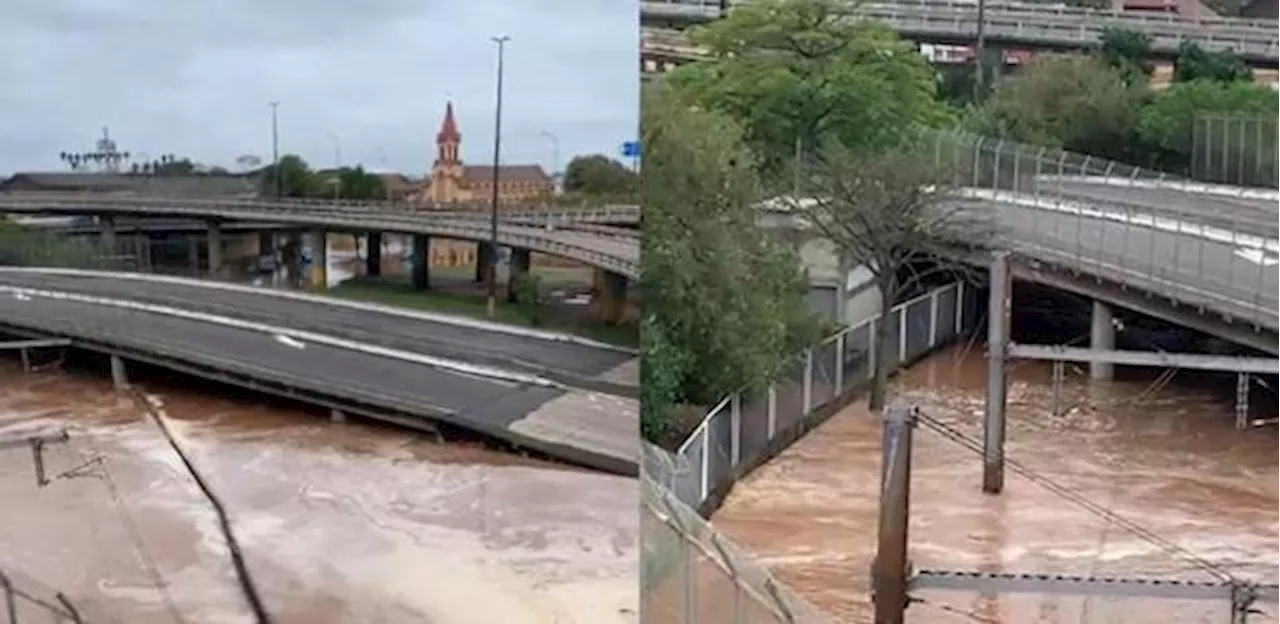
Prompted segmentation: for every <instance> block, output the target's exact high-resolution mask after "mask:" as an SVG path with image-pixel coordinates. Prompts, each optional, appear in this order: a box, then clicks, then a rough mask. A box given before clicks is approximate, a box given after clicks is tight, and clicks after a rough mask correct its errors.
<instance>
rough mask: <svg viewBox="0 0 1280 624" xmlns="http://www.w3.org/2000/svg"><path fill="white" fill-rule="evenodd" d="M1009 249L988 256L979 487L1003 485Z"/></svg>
mask: <svg viewBox="0 0 1280 624" xmlns="http://www.w3.org/2000/svg"><path fill="white" fill-rule="evenodd" d="M1009 269H1010V267H1009V252H1007V251H997V252H995V254H994V257H993V258H992V260H991V280H990V290H989V291H988V302H987V396H986V406H985V413H984V417H983V422H982V491H983V492H986V493H987V494H999V493H1000V492H1001V490H1003V489H1004V437H1005V410H1006V407H1007V403H1008V401H1007V400H1006V399H1007V397H1006V389H1005V387H1006V385H1007V382H1008V379H1007V373H1006V371H1005V355H1006V354H1007V353H1008V350H1009V313H1010V312H1009V306H1010V296H1011V293H1012V289H1013V281H1012V278H1011V276H1010V272H1009Z"/></svg>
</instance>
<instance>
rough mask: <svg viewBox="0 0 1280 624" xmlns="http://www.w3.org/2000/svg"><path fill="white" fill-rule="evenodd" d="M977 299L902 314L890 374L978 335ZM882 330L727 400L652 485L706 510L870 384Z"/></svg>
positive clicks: (952, 299)
mask: <svg viewBox="0 0 1280 624" xmlns="http://www.w3.org/2000/svg"><path fill="white" fill-rule="evenodd" d="M975 292H976V291H975V290H974V289H973V288H971V287H966V286H965V285H964V284H963V283H956V284H952V285H950V286H945V287H942V288H937V289H934V290H932V291H930V292H928V293H925V294H923V295H920V296H919V297H916V298H914V299H911V300H909V301H906V302H903V303H900V304H898V305H896V306H894V307H893V314H892V315H891V316H890V318H889V320H888V322H889V323H890V324H891V326H890V330H889V335H891V336H893V337H894V340H893V344H892V346H891V350H890V352H891V359H892V361H891V362H890V363H889V364H890V366H894V367H897V366H900V365H902V364H905V363H909V362H911V361H913V360H915V359H916V358H918V357H920V356H922V355H924V354H926V353H928V352H929V351H931V350H933V349H934V348H936V347H938V346H941V345H943V344H946V343H947V342H948V341H950V340H952V339H953V338H954V337H955V336H957V335H959V334H961V333H963V332H965V331H966V330H968V329H970V328H972V326H973V323H974V322H975V318H976V314H975V310H976V307H975V306H974V303H975V302H976V297H975ZM879 323H880V318H879V315H874V316H872V317H870V318H868V319H866V320H863V321H861V322H859V323H857V324H855V325H853V326H851V327H847V328H845V329H843V330H841V331H840V332H838V333H836V334H834V335H832V336H830V337H828V338H826V339H825V340H823V341H822V342H821V343H819V344H817V345H814V346H812V347H810V348H808V349H805V351H804V352H803V353H801V354H800V355H799V356H798V357H797V358H796V359H795V360H793V361H792V363H791V365H790V366H789V368H788V370H787V372H785V373H784V374H783V375H782V376H781V377H780V378H779V379H777V380H775V381H773V382H772V383H770V384H768V385H767V386H765V387H764V388H744V389H742V390H739V391H737V392H734V393H733V394H730V395H729V396H727V397H725V398H724V399H723V400H721V401H720V403H719V404H717V405H716V406H715V407H714V408H712V409H711V411H709V412H708V413H707V415H706V416H705V417H704V418H703V419H702V422H701V423H699V424H698V426H697V428H695V429H694V430H693V432H692V433H690V435H689V437H687V438H686V439H685V441H684V443H683V444H681V445H680V447H679V448H678V449H677V450H676V453H675V460H674V462H671V463H670V465H669V466H664V465H662V464H654V465H653V466H647V467H648V468H649V469H650V470H652V472H651V473H650V474H651V478H653V479H654V480H656V481H658V482H659V483H661V484H663V486H664V487H666V488H667V489H669V490H671V491H672V492H673V493H674V495H675V496H676V497H677V498H678V499H680V500H681V501H683V502H684V503H685V504H686V505H689V506H691V507H695V508H698V507H700V506H701V505H702V504H703V503H704V502H706V501H707V500H708V497H709V496H710V495H711V494H712V493H713V492H715V491H716V490H717V489H719V488H722V487H724V486H725V485H727V484H729V483H730V482H732V481H733V480H734V479H736V478H737V476H738V475H739V472H740V471H741V469H742V468H743V466H744V465H746V464H749V463H752V462H754V461H755V460H756V459H757V458H758V457H759V456H760V454H761V453H763V452H765V451H766V449H769V448H771V445H772V444H773V443H774V441H775V439H776V438H777V436H778V435H779V434H780V433H782V432H784V431H787V430H789V429H790V428H791V427H792V426H794V425H795V424H796V423H798V422H800V421H802V420H804V419H805V418H807V417H809V416H810V415H811V414H813V413H814V411H815V410H818V409H821V408H823V407H825V406H827V405H828V404H829V403H830V402H831V401H833V400H836V399H837V398H839V397H840V396H842V395H843V394H844V392H845V390H848V389H850V388H853V387H855V386H856V385H860V384H863V383H865V382H866V381H867V380H869V379H870V377H871V375H872V372H873V370H874V360H873V358H875V357H877V351H876V349H875V346H876V345H875V335H876V331H877V328H878V326H879Z"/></svg>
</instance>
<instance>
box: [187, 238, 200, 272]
mask: <svg viewBox="0 0 1280 624" xmlns="http://www.w3.org/2000/svg"><path fill="white" fill-rule="evenodd" d="M186 238H187V267H188V268H189V269H190V270H191V275H192V276H193V277H200V235H199V234H188V235H187V237H186Z"/></svg>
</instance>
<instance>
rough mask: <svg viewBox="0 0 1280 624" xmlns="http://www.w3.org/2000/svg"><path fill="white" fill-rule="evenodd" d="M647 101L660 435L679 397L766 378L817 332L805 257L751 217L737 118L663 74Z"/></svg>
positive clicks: (654, 401)
mask: <svg viewBox="0 0 1280 624" xmlns="http://www.w3.org/2000/svg"><path fill="white" fill-rule="evenodd" d="M641 110H642V116H641V139H642V145H643V149H644V162H645V175H644V176H643V177H642V178H641V183H640V184H641V186H640V192H641V199H642V201H643V204H644V207H645V236H644V238H643V241H642V251H643V254H644V265H643V272H642V274H641V278H640V286H641V289H642V293H643V298H644V302H645V319H644V321H643V327H644V329H643V334H644V335H643V337H642V340H643V342H644V344H643V348H644V349H645V351H644V353H643V359H642V362H643V366H642V371H641V379H642V384H643V387H642V393H643V394H642V397H641V405H642V412H641V417H642V422H643V428H644V431H645V432H646V433H647V434H649V435H656V434H655V432H661V431H666V430H669V429H670V428H671V427H672V426H673V424H672V422H671V418H672V408H673V406H674V404H675V403H677V402H688V403H694V404H702V405H705V404H708V403H711V402H713V401H716V400H718V399H719V398H720V397H721V396H723V395H725V394H727V393H729V392H732V391H734V390H737V389H738V388H740V387H741V386H743V385H744V384H763V383H764V382H766V381H767V380H769V379H770V378H772V377H773V376H774V375H776V374H777V373H778V371H779V370H780V369H781V367H782V366H783V365H784V363H785V362H786V360H787V358H788V357H789V356H792V355H794V354H795V353H796V352H797V351H798V350H799V349H800V348H801V347H802V346H803V345H805V344H808V343H809V342H810V341H811V340H812V339H813V338H814V337H815V335H814V323H813V321H812V316H811V314H810V313H809V311H808V309H807V306H806V303H805V295H806V293H807V291H808V284H807V279H806V278H805V276H804V273H803V270H802V268H801V265H800V263H799V260H798V259H797V258H796V256H795V254H794V253H792V252H791V251H790V250H788V249H785V248H783V247H780V246H778V245H776V244H774V243H773V242H771V241H770V240H769V239H768V238H767V236H766V235H765V234H764V233H763V232H762V231H760V230H759V229H758V228H757V227H756V224H755V209H754V204H755V202H756V201H757V199H758V198H759V192H760V184H759V180H758V178H757V172H756V168H755V165H756V163H755V159H754V158H753V156H752V154H751V152H750V151H749V150H748V149H747V148H746V146H745V145H744V144H743V141H742V139H741V136H742V132H741V130H740V129H739V128H738V126H737V124H735V123H734V122H733V121H732V120H731V119H730V118H728V117H727V116H725V115H723V114H720V113H717V112H714V111H708V110H705V109H697V108H693V107H690V106H688V105H687V103H686V102H685V101H683V100H682V99H681V98H679V97H676V96H675V94H674V93H672V92H671V90H670V89H669V88H665V87H664V86H663V85H662V84H661V83H660V82H659V83H655V84H652V85H650V86H649V87H648V88H646V89H645V94H644V101H643V106H642V107H641Z"/></svg>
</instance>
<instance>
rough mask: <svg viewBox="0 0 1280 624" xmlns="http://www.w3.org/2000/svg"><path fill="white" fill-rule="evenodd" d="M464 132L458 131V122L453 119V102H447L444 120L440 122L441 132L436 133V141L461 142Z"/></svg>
mask: <svg viewBox="0 0 1280 624" xmlns="http://www.w3.org/2000/svg"><path fill="white" fill-rule="evenodd" d="M461 142H462V134H461V133H460V132H458V122H456V121H454V119H453V102H449V103H447V104H445V107H444V121H443V122H441V124H440V132H437V133H436V143H437V144H439V143H461Z"/></svg>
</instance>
